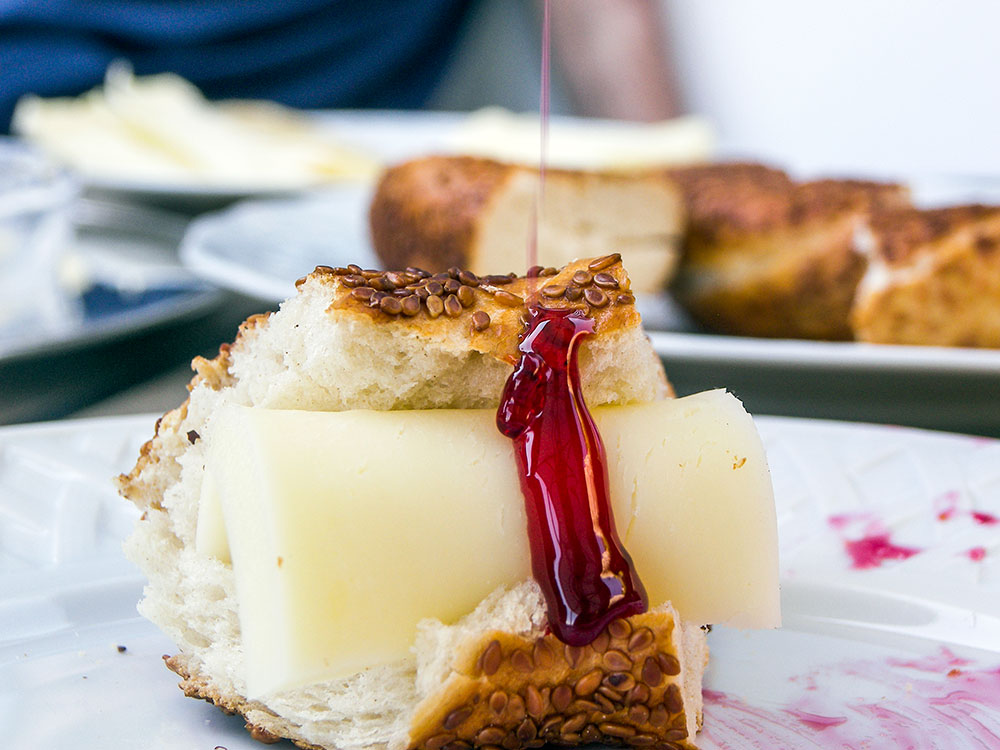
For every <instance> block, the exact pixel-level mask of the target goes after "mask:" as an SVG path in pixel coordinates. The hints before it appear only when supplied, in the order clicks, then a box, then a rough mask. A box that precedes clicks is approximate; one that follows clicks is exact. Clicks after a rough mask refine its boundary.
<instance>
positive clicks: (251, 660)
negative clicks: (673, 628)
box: [197, 391, 780, 696]
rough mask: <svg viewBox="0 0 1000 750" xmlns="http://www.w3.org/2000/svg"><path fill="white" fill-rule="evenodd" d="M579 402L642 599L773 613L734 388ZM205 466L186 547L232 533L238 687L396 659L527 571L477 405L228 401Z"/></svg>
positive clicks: (225, 542)
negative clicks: (329, 406) (636, 401)
mask: <svg viewBox="0 0 1000 750" xmlns="http://www.w3.org/2000/svg"><path fill="white" fill-rule="evenodd" d="M594 416H595V419H596V421H597V423H598V427H599V429H600V431H601V434H602V436H603V439H604V443H605V446H606V449H607V453H608V463H609V466H610V467H611V469H610V482H611V484H610V486H611V494H612V503H613V506H614V512H615V518H616V523H617V526H618V531H619V534H620V535H621V537H622V539H623V541H624V543H625V545H626V547H627V549H628V550H629V552H630V553H631V554H632V557H633V559H634V562H635V565H636V568H637V570H638V572H639V575H640V577H641V578H642V580H643V582H644V583H645V585H646V589H647V592H648V593H649V597H650V603H651V604H653V605H656V604H659V603H662V602H664V601H666V600H670V601H672V602H673V604H674V606H675V607H676V608H677V610H678V611H679V612H680V614H681V616H682V617H683V618H685V619H687V620H689V621H693V622H697V623H722V622H725V623H728V624H731V625H735V626H740V627H776V626H778V625H779V624H780V613H779V604H778V564H777V554H778V553H777V534H776V528H775V515H774V502H773V496H772V491H771V483H770V477H769V474H768V469H767V464H766V460H765V456H764V450H763V447H762V445H761V441H760V438H759V436H758V434H757V432H756V429H755V428H754V425H753V422H752V421H751V419H750V417H749V415H748V414H747V413H746V412H745V411H744V409H743V407H742V405H741V404H740V403H739V401H738V400H737V399H735V398H734V397H733V396H731V395H729V394H727V393H725V392H724V391H710V392H706V393H702V394H698V395H695V396H689V397H687V398H683V399H676V400H667V401H660V402H655V403H649V404H641V405H635V406H625V407H603V408H598V409H595V410H594ZM206 469H207V474H208V475H209V476H210V477H211V479H210V481H209V482H207V483H206V484H205V485H204V492H203V495H202V500H201V507H200V511H199V528H198V536H197V545H198V549H199V551H201V552H203V553H204V554H210V555H215V556H218V557H221V558H222V559H224V560H227V559H228V557H229V555H228V554H227V551H229V550H231V556H232V565H233V570H234V574H235V577H236V588H237V597H238V601H239V607H240V613H239V614H240V624H241V628H242V635H243V643H244V648H245V652H246V664H247V684H248V690H249V695H250V696H260V695H263V694H265V693H268V692H270V691H272V690H276V689H281V688H287V687H292V686H295V685H300V684H305V683H309V682H314V681H318V680H322V679H330V678H335V677H338V676H343V675H346V674H350V673H352V672H355V671H358V670H360V669H364V668H365V667H367V666H370V665H372V664H377V663H384V662H389V661H393V660H396V659H400V658H406V657H407V656H408V655H409V651H410V647H411V646H412V644H413V640H414V636H415V632H416V624H417V622H418V621H419V620H421V619H423V618H426V617H435V618H438V619H440V620H442V621H444V622H446V623H450V622H454V621H455V620H457V619H458V618H460V617H461V616H462V615H465V614H466V613H468V612H470V611H471V610H472V609H473V608H474V607H475V606H476V605H477V604H478V603H479V602H480V601H481V600H482V599H483V598H484V597H485V596H486V595H487V594H489V593H490V592H491V591H493V590H494V589H495V588H496V587H497V586H499V585H502V584H514V583H517V582H519V581H522V580H524V579H525V578H528V577H529V576H530V564H529V552H528V544H527V538H526V533H525V528H526V527H525V517H524V505H523V504H524V501H523V498H522V495H521V492H520V487H519V484H518V478H517V473H516V469H515V463H514V455H513V448H512V443H511V441H510V440H508V439H507V438H505V437H503V436H502V435H500V433H499V432H498V431H497V429H496V427H495V413H494V412H493V411H492V410H435V411H393V412H372V411H348V412H332V413H331V412H306V411H278V410H266V409H254V408H248V407H238V406H229V407H225V408H224V409H222V410H221V411H220V412H219V413H218V414H217V415H216V417H215V421H214V423H213V428H212V432H211V435H210V436H209V443H208V460H207V466H206ZM220 504H221V509H222V512H221V513H219V506H220Z"/></svg>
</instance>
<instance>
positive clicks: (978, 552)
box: [965, 547, 986, 562]
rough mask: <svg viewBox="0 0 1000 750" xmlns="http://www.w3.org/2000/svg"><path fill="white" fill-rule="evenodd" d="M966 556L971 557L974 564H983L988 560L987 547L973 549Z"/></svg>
mask: <svg viewBox="0 0 1000 750" xmlns="http://www.w3.org/2000/svg"><path fill="white" fill-rule="evenodd" d="M965 554H967V555H968V556H969V559H970V560H972V562H982V561H983V560H985V559H986V547H973V548H972V549H970V550H969V551H968V552H966V553H965Z"/></svg>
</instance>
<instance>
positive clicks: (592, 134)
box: [446, 107, 715, 170]
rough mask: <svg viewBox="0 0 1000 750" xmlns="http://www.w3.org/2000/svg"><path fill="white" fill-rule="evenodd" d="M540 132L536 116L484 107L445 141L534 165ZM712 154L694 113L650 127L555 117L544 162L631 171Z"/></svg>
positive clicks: (456, 148)
mask: <svg viewBox="0 0 1000 750" xmlns="http://www.w3.org/2000/svg"><path fill="white" fill-rule="evenodd" d="M540 132H541V128H540V123H539V118H538V115H535V114H527V113H526V114H514V113H512V112H509V111H507V110H505V109H501V108H498V107H487V108H485V109H481V110H479V111H477V112H474V113H472V114H471V115H469V117H468V118H466V119H465V120H464V121H463V122H462V123H461V124H460V125H459V126H458V127H457V128H456V129H455V131H454V132H453V133H451V134H450V135H449V136H448V138H447V140H446V143H447V145H448V148H449V150H450V151H451V152H453V153H456V154H466V155H469V156H483V157H486V158H489V159H497V160H498V161H506V162H511V163H514V164H538V163H539V162H540V160H541V144H540V138H539V133H540ZM714 153H715V133H714V130H713V128H712V126H711V124H710V123H709V122H708V120H706V119H704V118H702V117H698V116H694V115H688V116H685V117H678V118H675V119H673V120H664V121H662V122H652V123H640V122H622V121H620V120H599V119H584V118H572V119H570V118H561V117H554V118H552V120H550V122H549V140H548V148H547V150H546V162H547V164H548V166H550V167H555V168H561V169H598V170H603V169H634V168H643V167H656V166H676V165H681V164H695V163H699V162H705V161H710V160H711V159H712V157H713V155H714Z"/></svg>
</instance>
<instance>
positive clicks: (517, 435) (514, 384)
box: [497, 306, 647, 646]
mask: <svg viewBox="0 0 1000 750" xmlns="http://www.w3.org/2000/svg"><path fill="white" fill-rule="evenodd" d="M593 330H594V321H593V320H592V319H591V318H588V317H586V316H585V315H583V314H582V313H581V312H579V311H570V310H548V309H545V308H542V307H538V306H532V307H530V308H529V321H528V325H527V329H526V330H525V332H524V334H523V335H522V338H521V343H520V345H519V350H520V352H521V357H520V360H519V361H518V364H517V367H516V368H515V370H514V373H513V374H512V375H511V376H510V379H509V380H508V381H507V384H506V386H505V388H504V392H503V397H502V399H501V402H500V409H499V411H498V412H497V426H498V427H499V429H500V432H502V433H503V434H504V435H506V436H507V437H509V438H511V439H513V441H514V447H515V453H516V455H517V465H518V470H519V473H520V481H521V491H522V492H523V494H524V499H525V509H526V512H527V518H528V541H529V544H530V546H531V568H532V572H533V574H534V577H535V580H537V581H538V584H539V585H540V586H541V589H542V593H543V595H544V597H545V602H546V606H547V609H548V619H549V625H550V627H551V628H552V631H553V632H554V633H555V635H556V637H558V638H559V639H560V640H561V641H563V642H564V643H568V644H570V645H571V646H583V645H586V644H588V643H590V642H591V641H593V640H594V639H595V638H596V637H597V636H598V635H599V634H600V633H601V631H602V630H604V628H605V627H606V626H607V625H608V623H610V622H611V621H612V620H614V619H616V618H619V617H628V616H629V615H633V614H639V613H640V612H645V611H646V609H647V600H646V591H645V589H644V588H643V585H642V582H641V581H640V580H639V577H638V576H637V575H636V572H635V569H634V567H633V565H632V560H631V558H630V557H629V555H628V553H627V552H626V551H625V549H624V548H623V546H622V544H621V541H620V540H619V538H618V533H617V532H616V531H615V523H614V516H613V515H612V513H611V504H610V499H609V493H608V469H607V457H606V455H605V452H604V444H603V442H602V441H601V436H600V434H599V433H598V431H597V426H596V425H595V424H594V420H593V417H592V416H591V415H590V412H589V411H587V406H586V404H585V403H584V401H583V394H582V392H581V390H580V373H579V370H578V368H577V347H578V345H579V342H580V340H581V339H582V338H583V337H585V336H587V335H589V334H590V333H592V332H593Z"/></svg>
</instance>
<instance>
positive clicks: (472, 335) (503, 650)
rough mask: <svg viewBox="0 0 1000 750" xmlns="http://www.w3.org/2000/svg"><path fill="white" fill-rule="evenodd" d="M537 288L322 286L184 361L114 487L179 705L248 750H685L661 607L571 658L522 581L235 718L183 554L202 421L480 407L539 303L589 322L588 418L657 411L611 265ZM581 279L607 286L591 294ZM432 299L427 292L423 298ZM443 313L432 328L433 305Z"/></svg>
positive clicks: (231, 608)
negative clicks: (620, 748)
mask: <svg viewBox="0 0 1000 750" xmlns="http://www.w3.org/2000/svg"><path fill="white" fill-rule="evenodd" d="M545 273H547V274H548V275H546V276H540V277H537V278H527V279H526V278H511V277H483V278H478V277H475V276H472V275H470V274H469V273H468V272H465V271H460V270H459V269H457V268H456V269H451V271H450V272H449V273H445V274H441V275H440V276H433V277H432V276H431V275H430V274H427V273H426V272H421V271H419V270H418V269H408V270H407V271H404V272H398V273H395V274H391V273H379V272H365V271H362V269H360V268H356V267H351V268H347V269H329V268H319V269H317V270H316V272H314V273H313V274H311V275H310V276H308V277H307V278H305V279H303V280H301V281H300V283H299V284H298V293H297V294H296V295H295V296H293V297H292V298H291V299H289V300H288V301H286V302H285V303H284V304H282V306H281V308H280V309H279V310H278V312H276V313H274V314H273V315H270V316H257V317H252V318H250V319H249V320H247V321H246V322H245V323H244V324H243V325H242V326H241V329H240V332H239V335H238V337H237V339H236V341H235V342H234V343H233V344H232V345H224V346H223V347H222V348H221V349H220V352H219V355H218V356H217V357H216V358H214V359H212V360H206V359H202V358H198V359H196V360H195V362H194V363H193V367H194V369H195V370H196V375H195V377H194V378H193V380H192V381H191V384H190V386H189V390H190V394H189V397H188V399H187V401H186V402H185V403H184V404H182V405H181V406H180V407H178V408H177V409H175V410H173V411H171V412H169V413H167V414H166V415H164V417H163V418H162V419H161V420H159V421H158V423H157V425H156V431H155V436H154V437H153V439H152V440H150V441H149V442H148V443H147V444H146V445H145V446H143V448H142V451H141V454H140V456H139V459H138V461H137V463H136V466H135V468H134V469H133V470H132V471H131V472H130V473H129V474H128V475H123V476H122V477H120V478H119V487H120V491H121V493H122V494H123V495H124V496H125V497H126V498H128V499H129V500H131V501H132V502H134V503H136V505H137V506H138V507H139V508H140V509H142V511H143V513H142V517H141V520H140V521H139V522H138V523H137V525H136V529H135V531H134V533H133V534H132V536H131V537H130V538H129V539H128V540H127V542H126V544H125V550H126V554H127V555H128V557H129V558H130V559H132V560H133V561H134V562H136V563H137V564H138V565H139V566H140V567H141V568H142V570H143V571H144V572H145V573H146V575H147V576H148V579H149V583H148V585H147V586H146V589H145V591H144V597H143V600H142V602H141V603H140V605H139V609H140V611H141V612H142V614H144V615H145V616H146V617H148V618H149V619H150V620H152V621H153V622H154V623H156V624H157V625H158V626H159V627H160V628H161V629H162V630H163V631H164V632H165V633H166V634H167V635H168V636H169V637H170V638H171V639H173V641H174V642H175V643H176V644H177V646H178V649H179V653H178V654H176V655H174V656H172V657H170V658H168V659H167V660H166V661H167V665H168V666H169V667H170V668H171V669H173V670H174V671H175V672H177V673H178V674H179V675H180V676H181V678H182V681H181V687H182V689H183V690H184V692H185V693H187V694H188V695H190V696H195V697H199V698H204V699H206V700H209V701H211V702H212V703H214V704H216V705H218V706H219V707H220V708H222V709H223V710H224V711H227V712H233V713H238V714H241V715H242V716H243V717H245V719H246V724H247V728H248V730H249V731H250V732H251V734H252V735H253V736H254V737H256V738H257V739H260V740H263V741H265V742H269V741H273V740H276V739H278V738H281V737H286V738H289V739H291V740H292V741H293V742H295V743H296V744H297V745H299V746H300V747H303V748H327V749H330V748H341V749H342V750H353V749H354V748H391V749H392V750H403V749H404V748H421V749H426V750H444V748H447V749H448V750H459V749H462V750H465V749H467V748H470V747H473V746H475V747H496V746H499V747H504V748H507V749H508V750H517V749H518V748H521V747H537V746H539V745H540V744H542V743H543V742H546V741H552V742H563V743H566V744H579V743H586V742H592V741H606V742H610V743H617V744H620V743H622V742H626V741H628V742H630V743H631V744H635V745H652V744H656V745H657V746H659V747H664V748H671V747H676V748H685V747H693V745H691V744H690V738H692V737H693V736H694V733H695V731H696V729H697V726H698V724H699V723H700V718H701V692H700V685H701V674H702V671H703V669H704V667H705V662H706V659H707V652H706V646H705V638H704V634H703V632H702V631H701V630H700V629H699V628H698V627H696V626H693V625H689V624H686V623H682V622H680V621H679V620H678V618H677V615H676V613H675V612H674V610H673V609H672V608H671V607H670V606H669V605H664V606H662V607H660V608H658V609H655V610H653V611H650V612H648V613H646V614H644V615H641V616H638V617H635V618H630V620H629V621H628V622H623V621H615V622H613V623H611V625H609V627H608V629H607V631H606V632H605V633H603V634H602V635H601V636H600V637H599V638H598V639H597V641H595V642H594V643H593V644H591V645H590V646H587V647H584V648H582V649H576V648H568V647H564V646H563V645H562V644H561V643H559V642H557V641H555V640H554V638H553V637H552V636H551V635H547V634H546V623H545V608H544V605H543V603H542V600H541V595H540V591H539V589H538V586H537V584H535V583H534V582H533V581H525V582H523V583H522V584H520V585H518V586H515V587H513V588H512V589H509V590H504V589H501V590H498V591H496V592H494V593H493V594H492V595H490V596H489V597H487V599H486V600H484V601H483V602H482V603H481V604H480V605H479V607H478V608H476V610H475V611H474V612H472V613H470V614H469V615H467V616H466V617H465V618H463V619H462V620H460V621H459V622H457V623H451V624H444V623H441V622H437V621H429V620H428V621H424V622H423V623H421V625H420V627H419V632H418V633H417V636H416V646H415V650H414V657H413V658H412V659H407V660H404V661H400V662H395V663H389V664H378V665H372V666H371V667H370V668H368V669H366V670H364V671H362V672H360V673H357V674H355V675H352V676H349V677H347V678H344V679H338V680H333V681H328V682H323V683H319V684H313V685H308V686H305V687H302V688H296V689H290V690H285V691H281V692H278V693H273V694H269V695H267V696H266V697H265V698H263V699H260V700H250V699H247V698H246V697H245V696H246V694H247V691H246V689H245V686H246V683H245V679H244V676H243V664H242V658H243V656H242V644H241V637H240V626H239V619H238V611H237V606H238V605H237V599H236V592H235V585H234V575H233V571H232V568H231V567H230V566H229V565H227V564H225V563H223V562H220V561H219V560H217V559H215V558H212V557H208V556H206V555H204V554H200V553H199V552H198V551H197V550H196V547H195V533H196V524H197V516H198V502H199V497H200V493H201V484H202V480H203V477H204V463H205V460H206V444H207V443H209V442H210V441H211V439H212V427H213V413H215V411H216V410H217V409H218V408H219V407H221V406H222V405H224V404H242V405H249V406H258V407H265V408H291V409H308V410H328V411H338V410H344V409H353V408H367V409H381V410H389V409H412V408H421V409H427V408H442V407H495V406H496V405H497V404H498V402H499V397H500V393H501V390H502V387H503V384H504V381H505V379H506V378H507V376H508V374H509V373H510V372H511V369H512V365H513V362H514V356H515V353H516V343H517V337H518V334H519V332H520V326H521V323H520V321H521V316H522V315H524V313H525V305H524V300H525V298H527V297H529V296H530V295H540V294H541V291H540V290H541V289H544V288H545V287H554V288H557V289H556V291H558V294H557V293H555V292H554V291H553V292H550V294H549V295H547V296H545V297H544V300H545V304H547V305H551V306H554V307H579V308H581V309H586V310H588V311H589V313H590V314H591V315H592V316H593V317H594V319H595V334H594V335H593V336H590V337H588V338H586V339H585V340H584V341H583V343H582V345H581V352H580V368H581V376H582V382H583V387H584V391H585V394H586V398H587V400H588V403H590V404H591V405H593V406H596V405H599V404H608V403H628V402H643V401H652V400H655V399H659V398H663V397H665V396H666V395H668V394H669V386H668V384H667V382H666V379H665V377H664V374H663V370H662V366H661V365H660V362H659V360H658V358H657V357H656V355H655V353H654V352H653V350H652V347H651V346H650V344H649V342H648V340H647V339H646V337H645V335H644V334H643V332H642V329H641V326H640V321H639V317H638V314H637V313H636V312H635V309H634V306H633V304H632V301H633V299H632V295H631V290H630V285H629V279H628V277H627V276H626V274H625V271H624V269H623V268H622V265H621V262H620V258H619V257H618V256H617V255H613V256H606V257H604V258H599V259H597V260H596V261H592V262H587V261H578V262H575V263H573V264H571V265H570V266H568V267H567V268H565V269H563V270H561V271H558V272H556V273H548V272H545ZM598 274H605V277H606V278H604V277H602V285H601V286H598V284H597V282H596V279H597V276H598ZM435 282H436V283H437V284H439V285H440V286H441V287H442V290H441V294H432V293H430V292H428V287H430V286H431V284H433V283H435ZM452 282H454V283H452ZM456 284H457V286H456ZM460 288H464V289H468V290H470V291H460ZM421 289H423V292H420V290H421ZM431 289H432V290H433V289H435V288H434V287H432V288H431ZM450 289H454V291H449V290H450ZM571 290H576V291H571ZM588 291H590V292H592V293H590V294H587V293H586V292H588ZM396 292H400V293H399V294H396ZM577 292H579V293H577ZM596 292H600V294H597V293H596ZM442 296H444V302H442V303H441V309H440V310H439V309H438V305H437V303H433V302H430V300H431V299H432V298H434V299H437V300H438V301H439V302H441V297H442ZM412 297H416V298H417V299H418V300H419V305H418V306H417V309H416V310H415V311H414V310H413V309H412V305H413V304H415V303H414V302H413V300H412V299H411V300H410V302H409V304H408V306H406V307H404V306H403V301H406V300H407V299H409V298H412ZM451 299H454V302H449V300H451ZM539 299H542V297H539ZM386 300H400V302H399V305H398V306H397V304H395V303H392V302H386ZM456 305H457V307H456ZM479 313H482V314H484V315H485V316H486V318H487V319H486V320H485V321H484V319H483V317H482V315H478V314H479ZM373 616H377V615H373Z"/></svg>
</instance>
